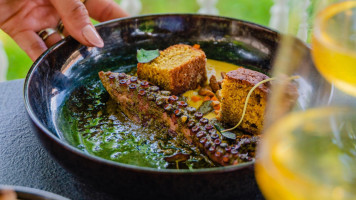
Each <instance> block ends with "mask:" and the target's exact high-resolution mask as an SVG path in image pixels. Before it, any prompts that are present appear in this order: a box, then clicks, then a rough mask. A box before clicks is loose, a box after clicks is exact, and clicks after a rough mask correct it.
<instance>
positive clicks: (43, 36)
mask: <svg viewBox="0 0 356 200" xmlns="http://www.w3.org/2000/svg"><path fill="white" fill-rule="evenodd" d="M56 32H57V30H56V29H53V28H46V29H43V30H41V31H40V32H38V33H37V34H38V36H40V38H41V39H42V40H43V41H45V40H46V39H47V38H48V37H49V36H50V35H52V34H53V33H56Z"/></svg>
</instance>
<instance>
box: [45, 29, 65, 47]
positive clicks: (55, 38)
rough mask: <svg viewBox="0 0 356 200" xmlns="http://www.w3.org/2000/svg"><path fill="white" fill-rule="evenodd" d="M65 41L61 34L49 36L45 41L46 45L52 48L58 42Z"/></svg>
mask: <svg viewBox="0 0 356 200" xmlns="http://www.w3.org/2000/svg"><path fill="white" fill-rule="evenodd" d="M61 39H63V37H62V36H61V35H60V34H59V33H57V32H56V33H53V34H52V35H50V36H48V38H47V39H46V40H45V43H46V45H47V47H51V46H53V45H54V44H56V43H57V42H58V41H60V40H61Z"/></svg>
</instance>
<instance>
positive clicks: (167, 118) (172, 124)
mask: <svg viewBox="0 0 356 200" xmlns="http://www.w3.org/2000/svg"><path fill="white" fill-rule="evenodd" d="M99 77H100V80H101V82H102V84H103V85H104V87H105V89H106V90H107V92H108V93H109V94H110V96H111V98H112V99H113V100H115V101H116V102H117V104H118V107H119V108H120V110H121V112H123V113H124V114H125V115H126V116H127V117H128V118H130V119H131V120H133V121H134V122H135V123H138V124H141V125H143V126H152V128H154V127H155V128H157V127H162V128H165V129H168V131H167V134H170V135H171V136H173V137H183V138H185V140H184V141H185V142H187V143H188V144H189V145H193V146H195V147H197V148H199V150H200V151H201V153H203V154H205V155H206V156H207V157H208V158H209V159H210V160H211V161H212V162H213V163H215V164H216V165H219V166H227V165H236V164H238V163H241V162H246V161H251V160H253V159H254V148H255V146H256V144H257V142H258V141H259V136H258V135H253V136H252V135H247V134H246V135H242V136H238V137H237V138H236V139H235V140H232V139H231V138H225V137H224V136H223V135H222V134H221V133H220V132H219V130H217V129H216V127H215V126H214V124H215V123H216V122H215V121H214V120H209V119H207V118H204V116H203V114H202V113H200V112H198V111H197V110H196V109H195V108H193V107H190V106H189V105H188V103H187V102H186V101H185V99H184V98H183V97H181V96H175V95H172V94H171V92H169V91H165V90H161V89H160V88H159V87H158V86H155V85H152V84H151V83H150V82H148V81H146V80H141V79H139V78H138V77H136V76H130V75H127V74H125V73H114V72H103V71H101V72H99ZM148 121H151V122H152V123H148ZM152 131H154V129H152Z"/></svg>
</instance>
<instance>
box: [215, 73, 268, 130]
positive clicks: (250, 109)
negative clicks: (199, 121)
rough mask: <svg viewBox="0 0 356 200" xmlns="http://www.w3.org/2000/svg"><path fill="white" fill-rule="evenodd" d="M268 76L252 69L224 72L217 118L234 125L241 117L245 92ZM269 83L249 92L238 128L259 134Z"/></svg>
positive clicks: (245, 96)
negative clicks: (243, 114) (244, 111)
mask: <svg viewBox="0 0 356 200" xmlns="http://www.w3.org/2000/svg"><path fill="white" fill-rule="evenodd" d="M267 78H269V77H268V76H266V75H265V74H262V73H260V72H256V71H253V70H249V69H245V68H242V67H240V68H238V69H237V70H233V71H230V72H228V73H227V74H226V76H225V78H224V80H223V83H222V89H221V96H222V101H221V108H220V113H219V116H218V118H220V119H221V121H222V122H224V123H227V124H229V125H230V126H231V127H234V126H235V125H236V124H237V123H238V122H239V121H240V119H241V116H242V112H243V108H244V105H245V100H246V98H247V94H248V93H249V91H250V90H251V89H252V87H253V86H255V85H256V84H257V83H259V82H261V81H263V80H265V79H267ZM268 84H269V83H264V84H261V85H260V86H258V87H257V88H256V89H255V90H254V91H253V92H252V94H251V96H250V99H249V101H248V105H247V108H246V113H245V116H244V119H243V121H242V123H241V125H240V127H239V128H240V129H242V130H245V131H247V132H250V133H253V134H259V133H261V131H262V128H263V120H264V113H265V108H266V102H267V95H268V93H269V87H268Z"/></svg>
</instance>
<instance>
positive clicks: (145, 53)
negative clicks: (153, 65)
mask: <svg viewBox="0 0 356 200" xmlns="http://www.w3.org/2000/svg"><path fill="white" fill-rule="evenodd" d="M158 56H159V50H158V49H156V50H145V49H139V50H137V61H138V62H139V63H148V62H151V61H152V60H153V59H155V58H157V57H158Z"/></svg>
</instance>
